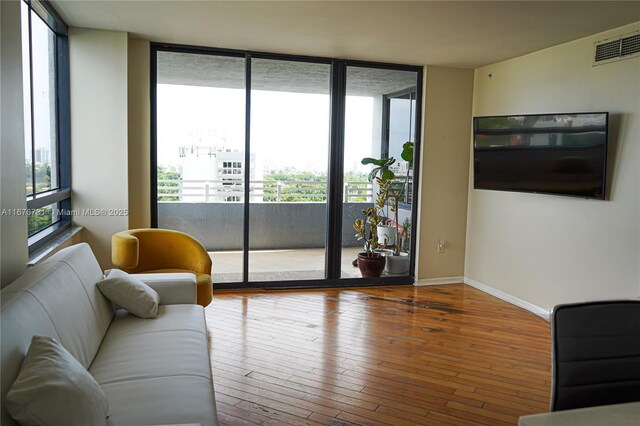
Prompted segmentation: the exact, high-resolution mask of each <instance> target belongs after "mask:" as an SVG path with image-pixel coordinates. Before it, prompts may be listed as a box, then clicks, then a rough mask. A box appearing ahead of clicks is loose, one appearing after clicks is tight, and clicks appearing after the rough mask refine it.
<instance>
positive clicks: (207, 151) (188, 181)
mask: <svg viewBox="0 0 640 426" xmlns="http://www.w3.org/2000/svg"><path fill="white" fill-rule="evenodd" d="M180 159H181V163H182V164H181V166H180V168H181V171H182V183H181V184H182V199H181V201H183V202H190V203H207V202H209V203H212V202H243V201H244V185H243V182H244V173H245V172H244V170H245V155H244V151H240V150H232V149H228V148H224V147H215V146H196V145H192V146H182V147H180ZM255 164H256V161H255V154H251V162H250V170H249V179H250V181H251V182H252V183H253V182H256V181H262V177H263V173H262V170H261V169H258V170H256V167H255ZM253 186H254V185H252V187H253ZM257 186H258V187H259V188H260V187H261V185H257ZM262 195H263V191H262V189H253V188H252V191H251V201H252V202H261V201H262Z"/></svg>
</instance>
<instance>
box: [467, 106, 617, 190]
mask: <svg viewBox="0 0 640 426" xmlns="http://www.w3.org/2000/svg"><path fill="white" fill-rule="evenodd" d="M608 122H609V113H606V112H591V113H575V114H539V115H510V116H496V117H474V119H473V130H474V131H473V136H474V150H473V151H474V158H473V163H474V171H473V173H474V188H476V189H490V190H497V191H518V192H537V193H544V194H555V195H569V196H576V197H584V198H596V199H604V196H605V176H606V162H607V131H608Z"/></svg>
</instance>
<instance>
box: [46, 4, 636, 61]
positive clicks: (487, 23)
mask: <svg viewBox="0 0 640 426" xmlns="http://www.w3.org/2000/svg"><path fill="white" fill-rule="evenodd" d="M53 3H54V5H55V7H56V8H57V9H58V11H59V12H60V14H61V15H62V16H63V18H64V19H65V20H66V21H67V23H68V24H69V25H70V26H75V27H85V28H97V29H106V30H117V31H127V32H129V33H130V36H131V37H132V38H143V39H147V40H151V41H156V42H168V43H178V44H189V45H196V46H210V47H221V48H231V49H246V50H255V51H267V52H275V53H290V54H303V55H311V56H325V57H337V58H348V59H361V60H370V61H382V62H393V63H404V64H413V65H438V66H451V67H459V68H477V67H479V66H483V65H487V64H491V63H495V62H499V61H502V60H505V59H509V58H513V57H517V56H521V55H524V54H527V53H531V52H534V51H537V50H540V49H544V48H546V47H550V46H554V45H557V44H560V43H564V42H567V41H570V40H575V39H578V38H581V37H585V36H588V35H591V34H595V33H597V32H601V31H604V30H607V29H611V28H616V27H619V26H623V25H626V24H629V23H632V22H636V21H640V1H627V2H624V1H496V2H491V1H489V2H486V1H411V2H404V1H372V2H370V1H349V2H347V1H344V2H340V1H284V2H272V1H256V2H252V1H184V0H183V1H153V0H152V1H98V0H96V1H94V0H85V1H75V0H74V1H69V0H54V2H53Z"/></svg>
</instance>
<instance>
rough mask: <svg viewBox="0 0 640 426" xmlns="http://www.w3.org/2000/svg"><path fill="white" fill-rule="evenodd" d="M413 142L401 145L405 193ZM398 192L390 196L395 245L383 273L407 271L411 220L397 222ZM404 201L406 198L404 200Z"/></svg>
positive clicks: (394, 273) (411, 163)
mask: <svg viewBox="0 0 640 426" xmlns="http://www.w3.org/2000/svg"><path fill="white" fill-rule="evenodd" d="M413 145H414V144H413V142H411V141H407V142H405V143H404V144H403V145H402V154H401V157H402V159H403V160H405V161H406V162H407V173H406V175H405V178H404V183H403V185H402V190H403V191H404V193H405V194H407V193H408V192H409V176H410V173H411V168H412V167H413ZM399 196H400V194H398V193H395V194H394V196H393V197H392V198H391V202H390V203H389V204H391V211H392V212H393V214H394V219H395V221H394V228H395V232H396V233H395V236H396V237H395V247H394V250H393V253H391V255H390V256H389V255H387V261H386V266H385V273H387V274H388V275H406V274H407V273H409V244H408V241H409V228H410V227H411V222H410V221H409V219H405V220H404V222H403V224H402V227H400V224H399V223H398V222H399V220H398V198H399ZM405 202H406V200H405Z"/></svg>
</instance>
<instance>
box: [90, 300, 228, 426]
mask: <svg viewBox="0 0 640 426" xmlns="http://www.w3.org/2000/svg"><path fill="white" fill-rule="evenodd" d="M89 371H90V372H91V374H92V375H93V376H94V377H95V379H96V380H97V381H98V383H99V384H100V385H101V386H102V387H103V389H104V391H105V393H106V394H107V398H108V399H109V403H110V422H111V424H114V425H117V424H122V423H127V424H136V423H140V422H143V423H145V424H167V423H172V422H179V423H190V422H191V423H200V424H202V425H208V424H215V423H216V413H215V403H214V395H213V384H212V375H211V365H210V361H209V353H208V343H207V328H206V323H205V319H204V310H203V308H202V307H201V306H199V305H161V306H160V307H159V309H158V317H157V318H156V319H154V320H152V321H149V320H145V319H140V318H137V317H135V316H133V315H131V314H130V313H128V312H127V311H126V310H119V311H118V312H117V313H116V316H115V318H114V320H113V322H112V324H111V326H110V327H109V330H107V333H106V335H105V338H104V340H103V342H102V345H101V346H100V351H99V352H98V354H97V356H96V358H95V360H94V362H93V364H92V365H91V367H90V369H89ZM176 406H179V407H180V410H175V407H176Z"/></svg>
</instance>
